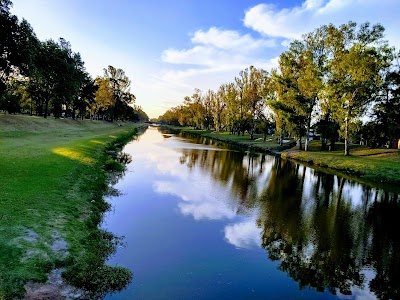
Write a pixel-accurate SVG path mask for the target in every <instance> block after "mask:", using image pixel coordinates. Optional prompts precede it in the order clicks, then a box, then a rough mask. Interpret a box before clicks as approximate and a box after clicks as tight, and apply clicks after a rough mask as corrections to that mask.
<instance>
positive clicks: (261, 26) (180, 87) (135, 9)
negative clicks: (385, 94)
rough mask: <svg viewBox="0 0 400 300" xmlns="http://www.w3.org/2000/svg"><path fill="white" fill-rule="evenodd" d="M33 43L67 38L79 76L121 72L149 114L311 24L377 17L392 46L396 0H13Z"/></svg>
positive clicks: (210, 84) (399, 3)
mask: <svg viewBox="0 0 400 300" xmlns="http://www.w3.org/2000/svg"><path fill="white" fill-rule="evenodd" d="M13 4H14V5H13V9H12V12H13V13H14V14H16V15H17V16H18V17H20V18H25V19H27V20H28V21H29V22H30V23H31V25H32V26H33V28H34V30H35V32H36V34H37V35H38V37H39V38H40V39H41V40H45V39H49V38H52V39H58V38H59V37H63V38H65V39H66V40H68V41H69V42H70V43H71V45H72V49H73V50H74V51H75V52H80V53H81V55H82V58H83V60H84V61H85V66H86V68H87V70H88V71H89V73H90V74H91V75H92V76H93V77H96V76H97V75H102V72H103V71H102V70H103V68H106V67H107V66H108V65H113V66H114V67H117V68H121V69H123V70H125V72H126V74H127V75H128V76H129V78H130V79H131V80H132V87H131V91H132V93H133V94H135V95H136V98H137V100H136V104H138V105H141V106H142V107H143V109H144V111H146V112H147V113H148V115H149V116H150V117H158V116H159V115H160V114H162V113H164V112H165V111H166V110H167V109H168V108H170V107H172V106H176V105H178V104H180V103H181V102H182V100H183V97H184V96H187V95H191V94H192V93H193V90H194V88H200V89H201V90H203V91H207V90H208V89H213V90H216V89H217V88H218V87H219V86H220V85H221V84H222V83H226V82H229V81H232V80H233V79H234V77H235V76H237V74H238V73H239V71H240V70H243V69H244V68H245V67H248V66H250V65H254V66H256V67H261V68H264V69H266V70H269V69H270V68H272V67H275V66H276V65H277V57H278V56H279V54H280V53H281V52H282V51H285V49H287V48H286V46H287V44H288V43H289V41H290V40H292V39H294V38H299V37H301V34H303V33H307V32H310V31H312V30H313V29H315V28H317V27H318V26H320V25H324V24H328V23H333V24H335V25H339V24H343V23H347V22H348V21H349V20H352V21H356V22H357V23H363V22H365V21H370V22H371V23H378V22H379V23H381V24H383V25H384V27H385V28H386V38H387V39H388V40H389V41H390V44H391V45H393V46H396V47H397V48H400V34H399V31H398V30H399V28H400V17H399V16H400V0H303V1H294V0H288V1H286V0H285V1H276V0H271V1H264V2H263V1H253V0H237V1H236V0H214V1H209V0H131V1H130V0H119V1H104V0H13Z"/></svg>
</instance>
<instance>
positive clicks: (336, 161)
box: [281, 141, 400, 184]
mask: <svg viewBox="0 0 400 300" xmlns="http://www.w3.org/2000/svg"><path fill="white" fill-rule="evenodd" d="M337 146H338V150H336V151H329V152H325V151H319V149H320V142H319V141H314V142H312V143H311V144H310V151H307V152H305V151H299V150H297V149H295V148H293V149H289V150H286V151H283V152H282V153H281V157H282V158H289V159H293V160H296V161H300V162H305V163H308V164H310V165H314V166H319V167H322V168H330V169H332V170H335V171H340V172H343V173H345V174H348V175H352V176H357V177H360V178H362V179H365V180H367V181H372V182H377V183H387V184H400V150H397V149H372V148H368V147H366V146H359V145H354V146H353V149H351V150H350V156H344V153H343V152H344V150H343V149H342V148H343V145H341V144H338V145H337Z"/></svg>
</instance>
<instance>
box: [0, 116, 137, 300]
mask: <svg viewBox="0 0 400 300" xmlns="http://www.w3.org/2000/svg"><path fill="white" fill-rule="evenodd" d="M135 126H136V127H137V126H138V125H135V124H132V123H121V124H111V123H104V122H100V121H88V120H84V121H78V120H67V119H59V120H55V119H53V118H48V119H43V118H39V117H28V116H12V115H0V157H1V159H0V178H1V180H0V299H1V298H2V297H3V298H6V299H9V298H12V297H14V296H15V295H17V296H21V295H23V293H24V288H23V285H24V284H25V283H26V282H28V281H35V282H43V281H45V280H46V279H47V274H48V272H49V270H51V269H53V268H56V267H59V266H67V267H69V268H73V267H74V266H77V265H80V266H82V268H81V269H84V266H85V264H86V266H87V264H88V263H93V255H92V254H91V253H90V252H92V251H93V247H99V245H101V243H102V241H104V242H105V243H106V242H107V241H106V240H107V239H109V240H111V238H110V237H105V238H104V234H103V232H101V231H100V230H98V228H97V225H98V222H99V221H100V220H101V215H102V212H104V211H105V210H106V209H107V208H108V206H107V204H106V203H105V202H104V200H103V199H102V193H103V192H104V191H105V189H106V184H105V172H104V168H105V167H104V166H105V162H106V160H107V158H108V157H107V155H106V154H105V151H104V149H105V148H106V146H107V145H109V143H111V142H113V141H115V140H116V138H117V137H121V136H124V137H125V139H127V138H128V137H130V136H131V135H132V132H133V130H134V128H135ZM112 164H114V163H112ZM113 167H115V165H114V166H113ZM55 232H58V233H60V235H61V237H62V239H64V240H65V241H66V242H67V243H68V253H69V255H67V256H65V255H62V254H61V253H59V252H55V251H53V250H52V249H51V245H52V243H53V242H54V233H55ZM30 235H31V236H32V238H29V236H30ZM93 235H95V236H96V237H97V238H98V242H97V243H96V242H94V243H91V242H88V241H90V237H93ZM99 237H101V238H99ZM99 255H100V254H99ZM91 259H92V260H91ZM78 275H79V274H78ZM70 277H71V276H70ZM72 277H73V276H72Z"/></svg>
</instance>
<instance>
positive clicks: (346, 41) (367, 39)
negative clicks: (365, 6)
mask: <svg viewBox="0 0 400 300" xmlns="http://www.w3.org/2000/svg"><path fill="white" fill-rule="evenodd" d="M383 33H384V27H383V26H382V25H380V24H376V25H373V26H371V25H370V24H369V23H364V24H362V25H361V26H360V28H359V29H358V31H357V24H356V23H354V22H349V23H347V24H344V25H341V26H340V27H339V28H337V27H335V26H333V25H329V26H328V27H327V39H326V43H327V47H329V48H330V52H331V57H330V59H329V64H328V67H329V71H328V73H327V77H328V84H327V88H326V91H327V95H328V97H329V98H330V99H331V101H332V103H333V107H334V110H333V114H334V118H335V119H336V120H337V121H338V123H339V124H340V125H341V130H342V134H343V136H344V139H345V150H344V154H345V155H349V133H350V128H349V127H350V126H351V124H352V123H353V122H354V121H355V120H356V119H357V118H358V117H360V116H362V115H363V114H364V113H365V110H366V108H367V105H368V104H369V103H371V102H372V101H373V100H374V98H375V97H376V96H377V94H378V91H379V86H380V84H381V83H382V77H381V71H382V70H384V69H385V68H386V67H387V65H388V63H389V61H388V46H387V44H386V43H385V42H384V41H383Z"/></svg>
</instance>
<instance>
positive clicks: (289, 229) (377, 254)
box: [155, 138, 400, 299]
mask: <svg viewBox="0 0 400 300" xmlns="http://www.w3.org/2000/svg"><path fill="white" fill-rule="evenodd" d="M195 142H196V143H198V144H201V145H206V146H207V147H203V148H201V147H184V148H182V149H179V152H180V157H179V163H180V165H181V167H182V166H183V167H184V168H186V171H187V170H189V171H190V170H194V169H196V170H197V172H198V173H199V174H203V175H200V178H197V179H195V180H194V181H192V182H187V181H186V182H183V184H182V182H176V181H175V180H170V181H168V180H166V181H158V182H157V183H156V184H155V190H156V191H158V192H160V193H169V194H171V195H176V196H177V197H179V198H180V199H181V202H179V204H178V208H179V211H180V212H181V213H182V214H184V215H187V216H192V217H193V218H194V219H196V220H202V219H211V220H217V219H222V218H226V219H233V218H234V216H235V215H245V216H248V218H247V220H246V221H243V222H238V223H232V224H228V225H226V226H225V228H224V235H225V239H226V240H227V241H228V242H229V243H230V244H232V245H233V246H235V247H237V248H251V247H255V246H257V247H259V246H261V247H263V248H264V249H266V250H267V256H268V258H269V259H271V260H276V261H278V262H279V265H278V268H279V270H281V271H284V272H286V273H287V274H288V275H289V276H290V277H291V278H293V279H294V280H296V281H297V282H298V284H299V287H300V288H305V287H311V288H313V289H315V290H317V291H325V290H329V291H330V292H331V293H332V294H335V295H336V294H337V295H339V296H341V297H343V296H345V295H351V294H353V295H356V296H357V295H358V297H362V298H366V297H367V296H368V297H372V298H375V297H377V298H379V299H399V298H400V236H399V234H398V232H397V230H398V228H400V218H399V216H400V204H399V199H398V195H397V194H394V193H390V192H385V191H382V190H376V189H373V188H370V187H367V186H363V185H361V184H359V183H356V182H353V181H349V180H346V179H344V178H341V177H338V176H335V175H332V174H325V173H322V172H319V171H315V170H313V169H310V168H307V167H304V166H301V165H299V164H295V163H292V162H290V161H285V160H280V159H278V158H274V157H271V156H266V155H258V154H249V153H244V152H240V151H224V150H223V149H218V148H215V147H217V145H214V144H213V142H210V141H208V140H204V139H200V138H198V139H197V140H196V141H195ZM210 145H211V146H215V147H211V148H209V146H210ZM186 171H177V170H175V172H174V174H175V175H177V176H179V174H180V173H185V172H186ZM186 179H187V178H186ZM182 180H183V179H182ZM191 180H193V178H191Z"/></svg>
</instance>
